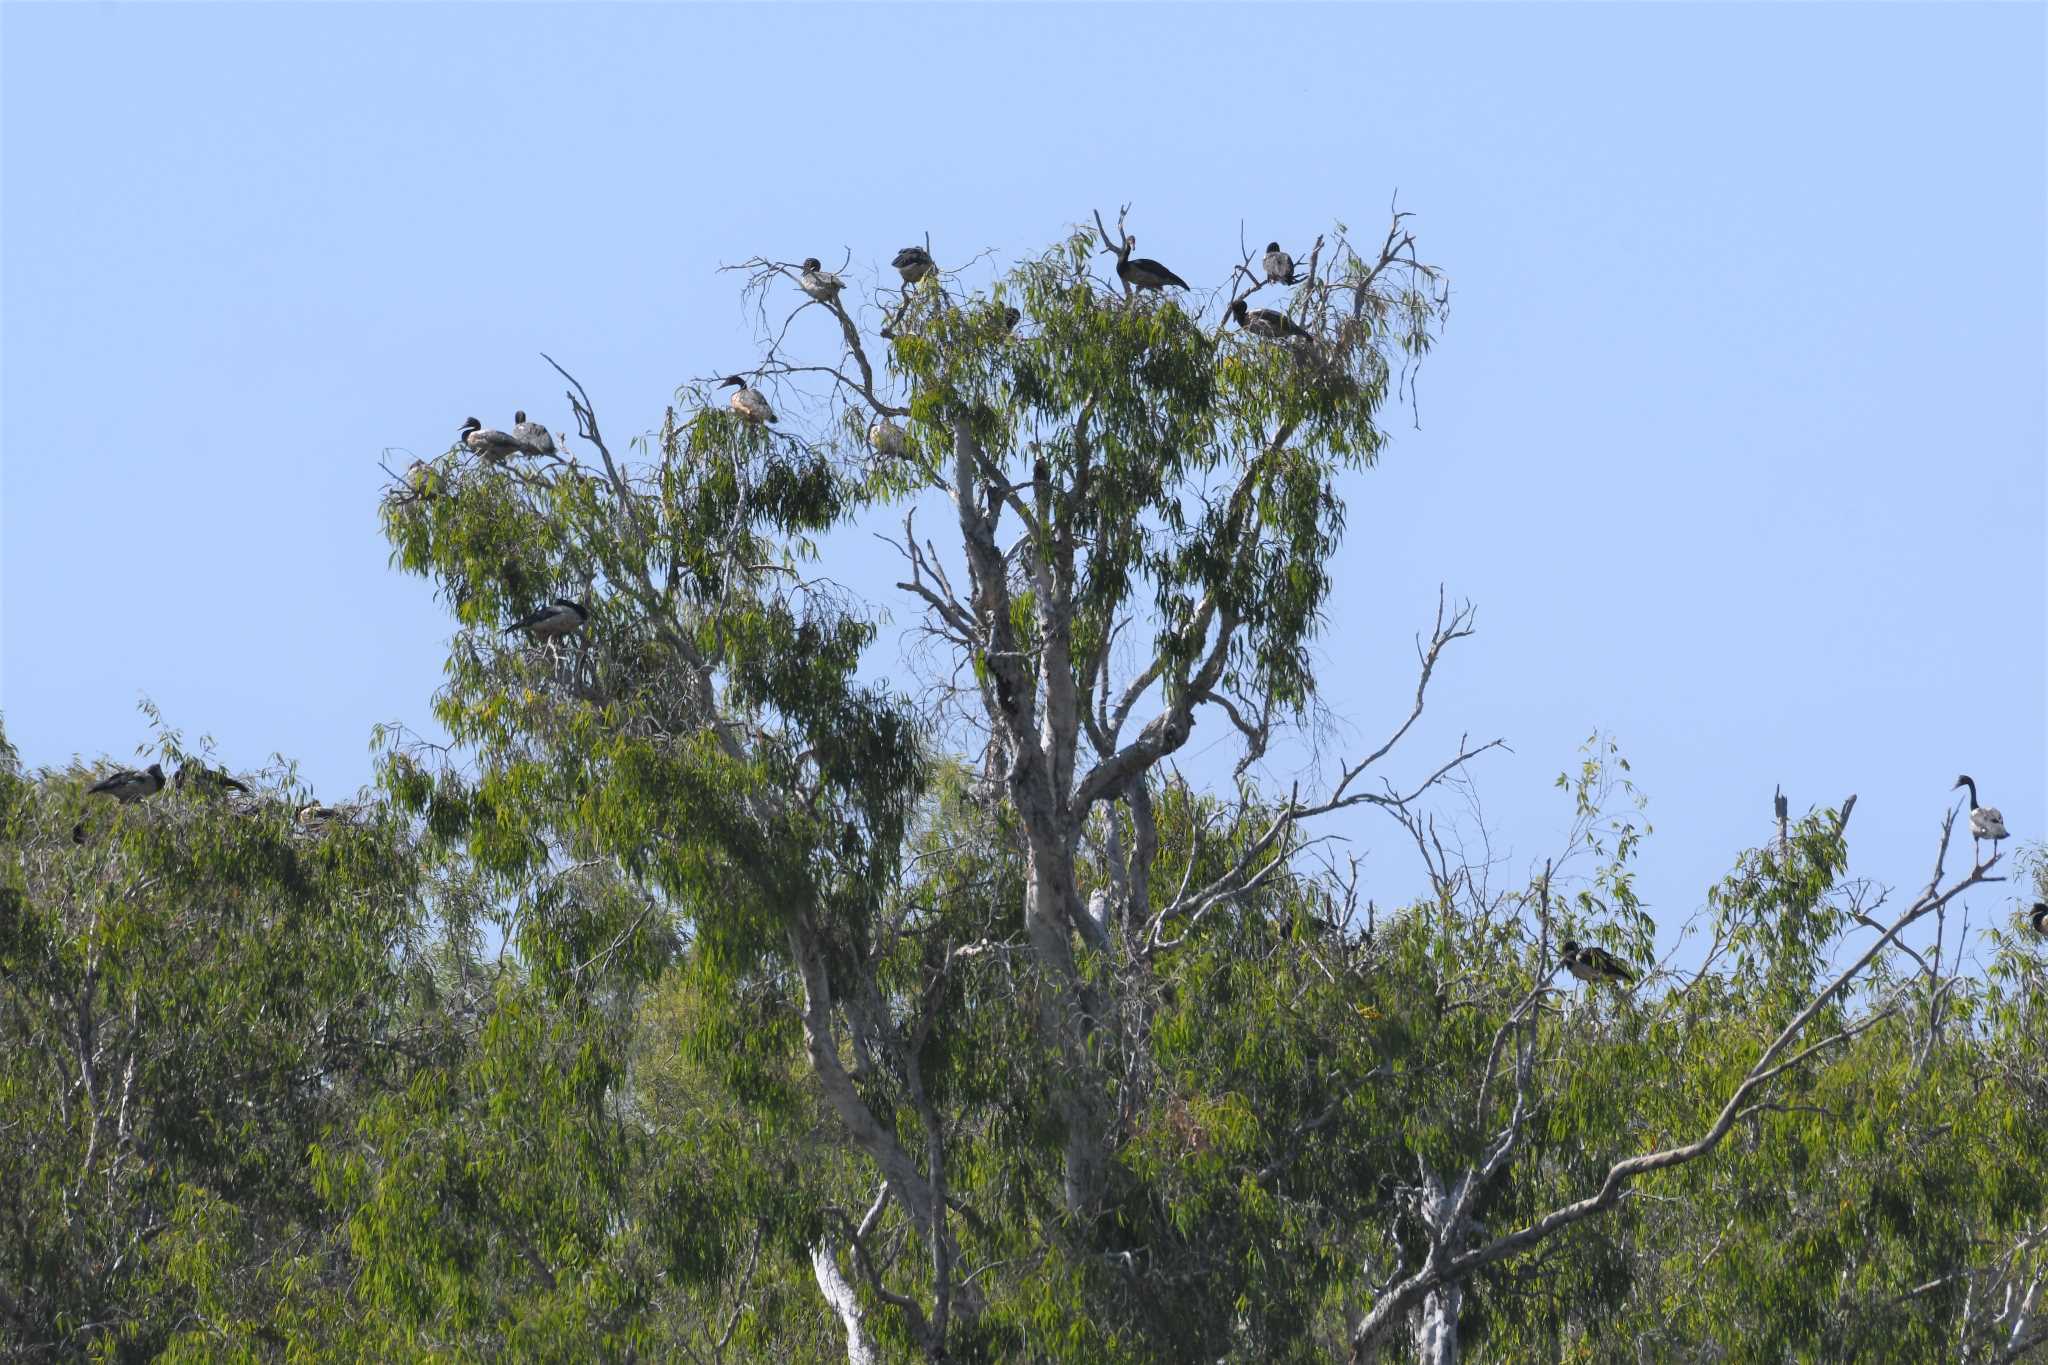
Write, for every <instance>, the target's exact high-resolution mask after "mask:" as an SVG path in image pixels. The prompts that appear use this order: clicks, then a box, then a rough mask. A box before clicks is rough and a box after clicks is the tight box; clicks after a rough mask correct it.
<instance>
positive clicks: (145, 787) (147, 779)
mask: <svg viewBox="0 0 2048 1365" xmlns="http://www.w3.org/2000/svg"><path fill="white" fill-rule="evenodd" d="M163 789H164V770H163V765H162V764H160V763H152V764H150V765H149V767H148V768H146V769H144V770H142V771H140V772H137V771H136V770H135V769H133V768H123V769H121V771H119V772H117V773H115V774H114V775H113V776H111V777H103V778H101V779H100V780H99V781H97V782H95V783H93V784H92V785H91V786H90V787H88V788H86V791H85V794H86V795H87V796H111V797H113V798H114V799H115V800H116V801H119V802H120V803H121V804H122V805H124V806H125V805H127V804H128V803H129V802H130V801H140V800H141V799H142V798H143V797H145V796H154V795H156V794H157V793H158V792H160V791H162V790H163ZM71 842H72V843H74V844H82V843H84V842H85V821H83V820H80V821H79V822H78V823H77V824H75V825H73V826H72V827H71Z"/></svg>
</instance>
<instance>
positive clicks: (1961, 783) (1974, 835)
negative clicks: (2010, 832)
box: [1949, 773, 2005, 858]
mask: <svg viewBox="0 0 2048 1365" xmlns="http://www.w3.org/2000/svg"><path fill="white" fill-rule="evenodd" d="M1956 787H1968V788H1969V789H1970V838H1971V840H1972V841H1973V842H1981V841H1982V840H1985V839H1989V840H1990V841H1991V856H1992V857H1994V858H1996V857H1997V856H1998V841H1999V840H2000V839H2003V838H2005V817H2004V816H2003V815H2001V814H1999V811H1998V807H1996V806H1980V805H1978V804H1977V783H1976V781H1975V780H1974V779H1972V778H1971V776H1970V775H1969V774H1968V773H1964V774H1963V775H1962V776H1961V777H1959V778H1957V779H1956ZM1956 787H1950V788H1949V790H1950V791H1954V790H1955V789H1956Z"/></svg>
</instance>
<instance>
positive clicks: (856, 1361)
mask: <svg viewBox="0 0 2048 1365" xmlns="http://www.w3.org/2000/svg"><path fill="white" fill-rule="evenodd" d="M811 1272H812V1273H813V1274H815V1275H816V1276H817V1277H818V1292H819V1293H821V1294H823V1295H824V1296H825V1302H826V1303H829V1304H831V1305H832V1311H833V1312H835V1313H837V1314H838V1315H839V1320H840V1321H841V1322H843V1323H845V1324H846V1365H881V1360H882V1358H881V1356H879V1355H877V1354H876V1353H875V1343H874V1341H873V1339H872V1338H870V1337H869V1336H868V1331H867V1322H866V1320H865V1319H864V1317H863V1316H862V1314H861V1311H860V1299H859V1298H857V1297H856V1296H855V1295H854V1292H853V1286H852V1285H851V1284H849V1283H847V1280H846V1276H845V1275H843V1274H841V1273H840V1270H839V1249H838V1247H837V1246H835V1245H834V1244H833V1241H832V1239H831V1238H830V1237H821V1238H819V1239H818V1244H817V1245H816V1246H814V1247H812V1248H811Z"/></svg>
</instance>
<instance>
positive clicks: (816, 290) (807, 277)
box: [796, 256, 846, 303]
mask: <svg viewBox="0 0 2048 1365" xmlns="http://www.w3.org/2000/svg"><path fill="white" fill-rule="evenodd" d="M796 287H797V288H799V289H801V290H803V291H804V292H805V293H806V294H809V295H810V296H811V297H812V298H814V299H816V300H817V301H818V302H819V303H830V302H832V300H834V299H836V298H838V297H839V291H840V290H842V289H844V288H845V287H846V285H845V283H844V282H843V281H842V280H841V279H840V278H839V277H838V276H837V275H835V274H833V273H832V272H831V271H829V270H821V269H819V268H818V258H817V257H816V256H806V257H804V271H803V274H801V275H798V276H797V277H796Z"/></svg>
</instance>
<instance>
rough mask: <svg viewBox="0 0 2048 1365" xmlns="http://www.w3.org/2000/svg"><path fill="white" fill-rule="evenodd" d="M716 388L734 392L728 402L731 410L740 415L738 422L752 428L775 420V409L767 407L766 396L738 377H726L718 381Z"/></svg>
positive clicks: (733, 375) (732, 375)
mask: <svg viewBox="0 0 2048 1365" xmlns="http://www.w3.org/2000/svg"><path fill="white" fill-rule="evenodd" d="M718 387H719V388H721V389H723V388H731V389H733V390H734V393H733V396H732V398H731V400H730V402H731V406H732V410H733V411H734V412H736V413H738V414H739V415H740V420H742V421H744V422H747V423H749V424H751V425H753V426H760V425H761V424H762V423H763V422H773V421H774V420H775V409H774V408H771V407H769V406H768V398H767V396H766V395H765V394H763V393H762V392H761V391H760V390H759V389H757V388H755V387H754V386H753V385H752V384H749V383H748V382H747V381H746V380H744V379H742V378H740V377H739V376H738V375H736V374H729V375H727V376H726V377H725V378H723V379H721V380H719V381H718Z"/></svg>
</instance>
